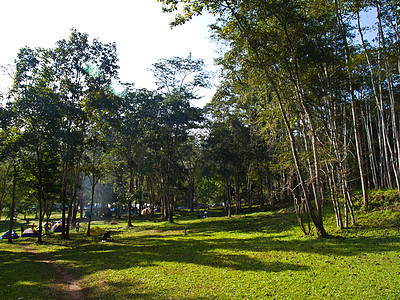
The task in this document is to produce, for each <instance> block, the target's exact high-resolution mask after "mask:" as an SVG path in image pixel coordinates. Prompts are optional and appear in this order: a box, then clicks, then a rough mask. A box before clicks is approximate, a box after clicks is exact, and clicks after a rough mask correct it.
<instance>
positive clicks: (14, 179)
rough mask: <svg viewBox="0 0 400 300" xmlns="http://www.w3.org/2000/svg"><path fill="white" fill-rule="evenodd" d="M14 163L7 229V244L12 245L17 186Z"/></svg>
mask: <svg viewBox="0 0 400 300" xmlns="http://www.w3.org/2000/svg"><path fill="white" fill-rule="evenodd" d="M15 164H16V162H15V160H14V162H13V183H12V184H13V185H12V194H11V209H10V226H9V229H8V242H9V243H12V242H13V240H12V231H13V224H14V213H15V190H16V186H17V167H16V165H15Z"/></svg>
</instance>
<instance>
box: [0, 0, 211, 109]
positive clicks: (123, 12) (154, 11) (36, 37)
mask: <svg viewBox="0 0 400 300" xmlns="http://www.w3.org/2000/svg"><path fill="white" fill-rule="evenodd" d="M0 10H1V12H2V14H1V18H0V28H1V29H0V65H3V66H4V65H7V64H13V62H14V60H15V58H16V56H17V53H18V51H19V49H20V48H22V47H24V46H29V47H32V48H34V47H44V48H51V47H54V46H55V44H56V42H57V41H58V40H61V39H66V38H68V36H69V34H70V29H71V28H76V29H77V30H78V31H80V32H85V33H87V34H89V37H90V38H97V39H99V40H100V41H101V42H103V43H110V42H115V43H116V45H117V53H118V58H119V66H120V71H119V76H120V79H121V81H122V82H130V83H132V82H133V83H135V87H136V88H148V89H153V88H155V86H154V78H153V76H152V73H151V72H150V71H149V70H148V69H149V68H151V66H152V64H153V63H155V62H156V61H157V60H159V59H161V58H170V57H173V56H180V57H186V56H188V55H189V53H192V56H193V57H194V58H201V59H203V60H204V61H205V63H206V64H207V66H209V68H210V70H211V71H215V70H216V69H215V66H214V67H213V59H214V58H215V57H217V52H216V49H217V47H216V45H215V44H214V43H213V42H212V41H211V40H210V39H209V35H210V34H209V30H208V26H207V25H208V24H210V23H211V22H212V18H211V17H210V16H201V17H197V18H195V19H194V20H192V21H190V22H189V23H187V24H185V25H183V26H180V27H176V28H173V29H171V28H170V26H169V22H170V21H171V20H172V18H173V15H171V14H165V13H163V12H162V10H161V4H160V3H158V2H157V1H156V0H113V1H106V0H69V1H60V0H35V1H33V0H4V1H0ZM0 77H1V78H0V89H2V90H3V91H4V88H5V87H6V86H8V85H9V82H10V81H9V79H8V78H6V76H4V75H2V76H0ZM200 94H202V95H203V96H204V98H203V99H202V100H201V103H200V104H199V105H200V106H201V105H202V104H203V103H205V102H207V101H209V100H210V97H211V96H212V90H210V91H203V92H201V93H200Z"/></svg>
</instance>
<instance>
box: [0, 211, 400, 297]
mask: <svg viewBox="0 0 400 300" xmlns="http://www.w3.org/2000/svg"><path fill="white" fill-rule="evenodd" d="M210 215H211V217H210V218H208V219H197V214H196V213H190V212H179V213H177V216H176V223H175V224H168V223H154V222H153V221H152V220H150V219H145V218H143V219H139V220H135V221H134V227H133V228H132V229H129V230H127V229H126V228H125V221H120V222H118V223H116V224H110V221H97V222H95V224H94V225H98V226H101V227H103V228H107V229H111V230H113V234H112V237H113V241H112V242H106V243H103V242H101V241H100V239H99V238H98V237H90V238H87V237H84V236H83V233H82V232H78V233H75V232H74V233H73V235H72V239H71V240H69V241H64V240H61V239H60V238H59V235H51V236H46V237H45V238H44V243H43V244H42V245H36V244H35V243H32V241H33V240H31V239H20V240H16V241H15V244H14V245H9V244H7V243H6V241H4V240H1V242H0V253H1V257H2V258H3V257H4V263H2V264H1V265H0V285H1V286H2V287H4V286H5V287H6V289H4V288H3V289H1V290H0V299H17V298H18V297H24V299H46V298H48V297H49V295H48V294H46V293H47V291H48V288H49V287H52V286H54V280H52V279H51V278H54V275H56V274H54V270H52V269H51V268H49V267H48V266H46V265H44V264H43V263H40V262H38V261H37V258H35V256H34V255H33V254H31V253H24V251H23V249H24V248H21V246H24V245H28V244H29V245H30V247H32V248H34V249H35V251H37V252H39V253H41V255H42V256H44V257H46V258H47V259H49V260H51V261H54V262H56V263H57V264H60V265H62V266H64V267H65V268H66V269H68V270H69V271H70V272H71V273H72V274H73V275H74V277H75V278H77V279H79V281H80V283H81V286H82V287H83V289H84V293H85V295H86V296H87V298H88V299H399V298H400V290H399V289H398V286H399V284H400V269H399V265H400V252H399V249H400V237H399V226H400V212H399V211H397V210H393V209H392V210H377V211H373V212H369V213H358V215H357V221H358V225H357V226H354V227H352V228H350V229H345V230H337V229H335V228H334V224H335V221H334V218H333V216H331V215H327V216H326V217H325V224H326V227H327V230H328V231H329V232H330V233H331V234H332V235H333V237H332V238H328V239H317V238H316V237H313V236H309V237H306V236H303V234H302V233H301V231H300V230H299V228H298V226H297V223H296V218H295V215H294V213H293V212H291V211H285V210H281V211H279V212H251V213H248V214H243V215H240V216H234V217H232V218H226V217H223V216H222V215H223V212H222V211H218V210H216V211H213V210H212V211H210ZM6 225H7V224H6V223H5V222H1V223H0V227H1V229H4V230H6ZM82 225H83V224H82ZM82 227H83V226H82ZM17 228H18V227H17ZM4 230H3V231H4ZM185 233H186V234H185ZM38 291H39V292H38ZM50 293H52V295H53V296H54V295H58V294H60V295H61V296H62V290H57V289H54V287H53V289H52V290H50ZM50 296H51V295H50ZM50 298H51V297H50Z"/></svg>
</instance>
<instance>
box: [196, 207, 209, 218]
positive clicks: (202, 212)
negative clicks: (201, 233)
mask: <svg viewBox="0 0 400 300" xmlns="http://www.w3.org/2000/svg"><path fill="white" fill-rule="evenodd" d="M198 217H199V219H204V218H207V217H208V212H207V210H206V209H205V210H202V211H200V212H199V215H198Z"/></svg>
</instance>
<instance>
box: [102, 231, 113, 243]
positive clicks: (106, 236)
mask: <svg viewBox="0 0 400 300" xmlns="http://www.w3.org/2000/svg"><path fill="white" fill-rule="evenodd" d="M101 240H102V241H110V240H111V231H107V232H106V233H105V234H103V236H102V237H101Z"/></svg>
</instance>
